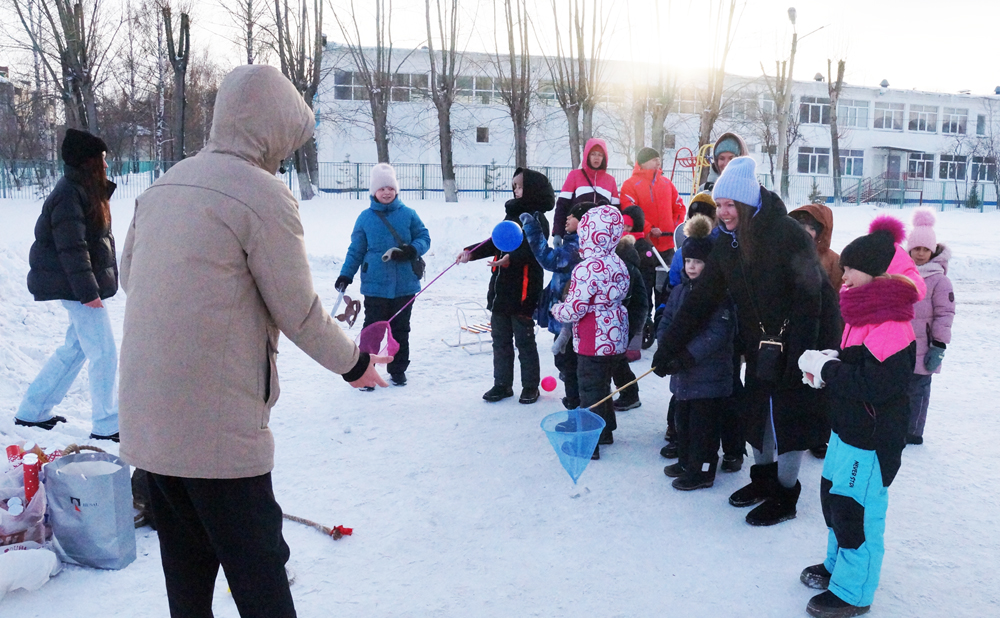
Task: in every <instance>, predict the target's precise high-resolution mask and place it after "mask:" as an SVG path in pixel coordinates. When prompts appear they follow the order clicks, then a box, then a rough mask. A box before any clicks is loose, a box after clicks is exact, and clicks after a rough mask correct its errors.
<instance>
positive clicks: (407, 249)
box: [392, 244, 417, 262]
mask: <svg viewBox="0 0 1000 618" xmlns="http://www.w3.org/2000/svg"><path fill="white" fill-rule="evenodd" d="M415 259H417V250H416V249H414V248H413V245H406V244H404V245H400V246H399V251H393V252H392V261H393V262H409V261H410V260H415Z"/></svg>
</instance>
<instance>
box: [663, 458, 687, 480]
mask: <svg viewBox="0 0 1000 618" xmlns="http://www.w3.org/2000/svg"><path fill="white" fill-rule="evenodd" d="M663 473H664V474H666V475H667V476H669V477H670V478H672V479H677V478H680V477H682V476H684V464H682V463H681V462H679V461H678V462H677V463H675V464H670V465H669V466H667V467H666V468H664V469H663Z"/></svg>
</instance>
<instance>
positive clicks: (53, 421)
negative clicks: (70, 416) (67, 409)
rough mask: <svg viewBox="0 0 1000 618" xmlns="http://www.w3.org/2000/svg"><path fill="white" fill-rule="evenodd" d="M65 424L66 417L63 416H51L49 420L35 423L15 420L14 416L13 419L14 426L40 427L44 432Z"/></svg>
mask: <svg viewBox="0 0 1000 618" xmlns="http://www.w3.org/2000/svg"><path fill="white" fill-rule="evenodd" d="M65 422H66V417H65V416H53V417H52V418H50V419H48V420H45V421H38V422H35V421H22V420H21V419H19V418H17V417H16V416H15V417H14V424H15V425H20V426H22V427H41V428H42V429H44V430H45V431H49V430H50V429H52V428H53V427H55V426H56V425H57V424H58V423H65Z"/></svg>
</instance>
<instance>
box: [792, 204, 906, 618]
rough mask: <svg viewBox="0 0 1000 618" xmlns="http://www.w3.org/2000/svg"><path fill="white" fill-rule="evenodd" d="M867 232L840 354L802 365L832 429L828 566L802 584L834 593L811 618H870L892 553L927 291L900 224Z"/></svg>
mask: <svg viewBox="0 0 1000 618" xmlns="http://www.w3.org/2000/svg"><path fill="white" fill-rule="evenodd" d="M869 232H870V233H869V234H868V235H867V236H862V237H860V238H857V239H855V240H854V241H853V242H851V244H849V245H847V247H845V248H844V251H843V253H841V256H840V264H841V266H843V267H844V288H843V290H842V291H841V294H840V308H841V315H842V316H843V318H844V322H845V328H844V336H843V339H842V342H841V348H842V351H841V352H839V354H838V352H837V351H836V350H824V351H822V352H821V351H817V350H806V351H805V352H804V353H803V354H802V355H801V356H800V357H799V361H798V364H799V368H800V369H801V370H802V373H803V382H805V383H806V384H809V385H810V386H812V387H813V388H823V387H826V392H827V394H828V396H829V398H830V427H831V429H832V433H831V435H830V445H829V448H828V450H827V454H826V461H825V462H824V464H823V478H822V481H821V482H820V500H821V502H822V505H823V515H824V517H825V519H826V524H827V527H828V528H829V535H828V541H827V554H826V560H825V561H824V562H822V563H820V564H816V565H813V566H811V567H807V568H806V569H805V570H803V571H802V575H801V576H800V579H801V580H802V583H804V584H805V585H807V586H809V587H810V588H820V589H823V588H825V589H826V592H823V593H821V594H818V595H816V596H814V597H813V598H812V599H811V600H810V601H809V605H808V606H807V607H806V611H807V612H808V613H809V614H810V615H812V616H820V617H831V618H832V617H840V616H858V615H861V614H864V613H867V612H868V609H869V607H870V606H871V603H872V600H873V599H874V597H875V589H876V588H877V587H878V582H879V574H880V571H881V567H882V556H883V554H884V553H885V548H884V545H883V534H884V532H885V514H886V509H887V508H888V499H889V494H888V488H889V485H890V484H891V483H892V480H893V478H894V477H895V476H896V472H897V471H898V470H899V465H900V455H901V453H902V451H903V447H904V446H905V442H906V430H907V422H908V414H909V399H908V396H907V384H908V380H909V376H910V373H911V372H912V370H913V363H914V361H915V358H916V352H915V350H916V341H915V340H916V337H915V336H914V333H913V327H912V326H911V324H910V320H912V319H913V315H914V312H913V305H914V303H916V302H917V301H918V300H920V298H921V297H922V296H923V295H924V293H925V292H926V288H925V287H924V286H923V285H922V282H918V281H917V280H918V279H920V275H919V274H918V273H917V272H916V268H915V267H914V266H913V263H912V261H909V260H908V258H907V256H906V254H905V252H903V249H902V247H901V246H900V245H899V243H900V242H902V240H903V238H904V236H905V233H904V229H903V224H902V222H900V221H898V220H896V219H893V218H892V217H888V216H882V217H878V218H876V219H875V221H873V222H872V225H871V227H870V228H869ZM887 273H891V274H887Z"/></svg>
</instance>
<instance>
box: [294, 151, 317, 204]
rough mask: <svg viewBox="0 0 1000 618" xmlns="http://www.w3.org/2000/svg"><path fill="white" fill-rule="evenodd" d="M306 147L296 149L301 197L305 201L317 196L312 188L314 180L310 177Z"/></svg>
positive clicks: (296, 168) (296, 164)
mask: <svg viewBox="0 0 1000 618" xmlns="http://www.w3.org/2000/svg"><path fill="white" fill-rule="evenodd" d="M305 150H306V149H305V148H304V147H303V148H299V149H298V150H296V151H295V172H296V175H297V176H298V178H299V198H300V199H301V200H303V201H305V200H311V199H313V198H314V197H316V193H315V192H314V191H313V188H312V181H311V179H310V178H309V156H308V154H307V153H306V152H305Z"/></svg>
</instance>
